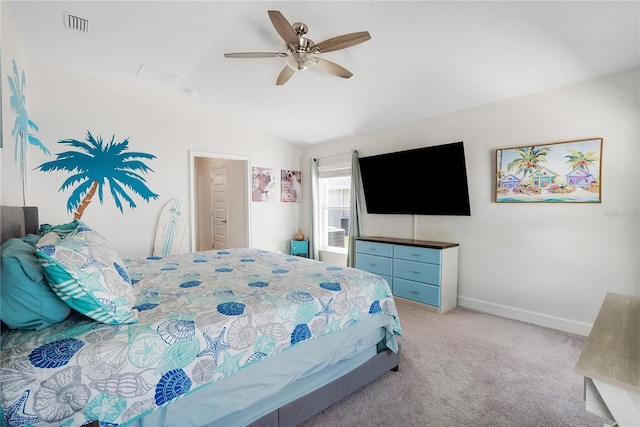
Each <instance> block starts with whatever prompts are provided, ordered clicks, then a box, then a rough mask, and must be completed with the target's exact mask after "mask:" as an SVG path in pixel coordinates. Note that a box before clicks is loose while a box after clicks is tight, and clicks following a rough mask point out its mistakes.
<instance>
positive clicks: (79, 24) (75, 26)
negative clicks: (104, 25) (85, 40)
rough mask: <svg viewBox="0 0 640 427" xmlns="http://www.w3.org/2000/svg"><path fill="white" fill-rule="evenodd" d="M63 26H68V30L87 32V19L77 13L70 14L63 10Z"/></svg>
mask: <svg viewBox="0 0 640 427" xmlns="http://www.w3.org/2000/svg"><path fill="white" fill-rule="evenodd" d="M64 27H65V28H69V29H70V30H75V31H80V32H83V33H88V32H89V20H88V19H85V18H81V17H79V16H77V15H72V14H71V13H69V12H64Z"/></svg>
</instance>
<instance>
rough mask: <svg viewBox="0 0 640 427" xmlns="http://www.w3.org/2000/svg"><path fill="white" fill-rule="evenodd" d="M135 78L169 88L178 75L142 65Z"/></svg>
mask: <svg viewBox="0 0 640 427" xmlns="http://www.w3.org/2000/svg"><path fill="white" fill-rule="evenodd" d="M136 77H137V78H139V79H141V80H146V81H149V82H154V83H159V84H162V85H167V86H169V85H170V84H171V83H173V81H174V80H175V79H176V78H177V77H178V74H176V73H172V72H171V71H166V70H161V69H160V68H155V67H150V66H148V65H144V64H142V66H141V67H140V69H139V70H138V74H136Z"/></svg>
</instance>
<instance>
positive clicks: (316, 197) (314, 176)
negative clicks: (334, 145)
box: [309, 159, 320, 259]
mask: <svg viewBox="0 0 640 427" xmlns="http://www.w3.org/2000/svg"><path fill="white" fill-rule="evenodd" d="M319 185H320V174H319V172H318V159H311V236H310V237H309V258H313V259H320V248H319V246H318V242H319V241H320V239H319V237H320V236H319V235H318V234H319V233H320V225H319V218H318V203H319V201H320V188H319Z"/></svg>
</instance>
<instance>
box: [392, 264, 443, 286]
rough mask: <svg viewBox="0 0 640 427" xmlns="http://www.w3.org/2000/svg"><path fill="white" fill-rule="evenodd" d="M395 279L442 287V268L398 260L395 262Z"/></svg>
mask: <svg viewBox="0 0 640 427" xmlns="http://www.w3.org/2000/svg"><path fill="white" fill-rule="evenodd" d="M393 277H399V278H401V279H408V280H413V281H414V282H422V283H428V284H430V285H435V286H440V266H439V265H436V264H427V263H424V262H413V261H405V260H403V259H396V260H394V261H393Z"/></svg>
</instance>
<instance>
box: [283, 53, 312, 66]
mask: <svg viewBox="0 0 640 427" xmlns="http://www.w3.org/2000/svg"><path fill="white" fill-rule="evenodd" d="M317 63H318V58H316V57H315V56H314V55H313V54H311V53H307V52H293V53H292V54H291V55H289V56H288V57H287V65H288V66H289V67H290V68H293V69H294V70H298V71H302V70H306V69H307V68H311V67H313V66H314V65H316V64H317Z"/></svg>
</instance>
